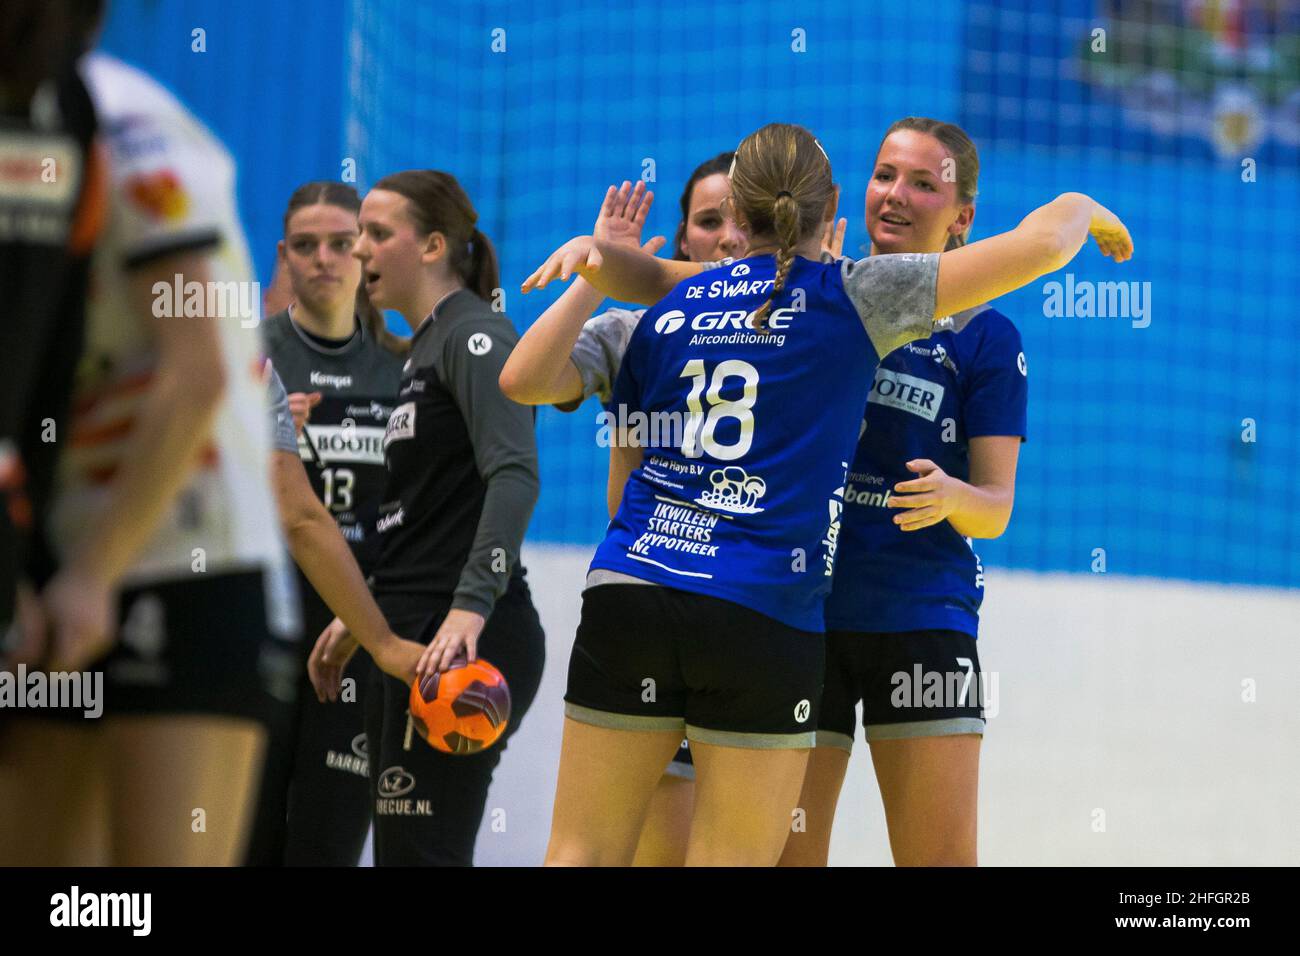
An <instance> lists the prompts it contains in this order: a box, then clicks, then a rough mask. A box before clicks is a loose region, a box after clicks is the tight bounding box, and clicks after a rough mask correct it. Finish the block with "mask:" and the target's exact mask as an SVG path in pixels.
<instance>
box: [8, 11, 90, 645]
mask: <svg viewBox="0 0 1300 956" xmlns="http://www.w3.org/2000/svg"><path fill="white" fill-rule="evenodd" d="M76 47H77V42H76V30H75V23H74V21H73V18H72V17H71V14H70V11H69V10H68V8H67V4H66V3H63V2H61V0H59V2H47V0H27V2H20V0H12V2H8V3H6V4H5V13H4V16H3V17H0V156H3V157H4V166H3V171H2V172H0V301H3V302H4V303H5V310H6V314H5V318H4V320H3V321H0V637H6V638H8V641H7V643H8V644H10V645H11V646H10V647H9V648H8V650H9V652H10V653H15V654H17V653H21V650H22V649H21V648H20V647H18V646H17V644H18V643H19V642H20V641H21V639H22V637H23V634H22V633H21V631H19V630H15V631H14V632H12V633H9V625H10V623H11V621H12V620H13V617H14V614H13V612H14V605H15V601H16V594H17V589H18V587H19V579H20V578H22V577H23V576H24V575H26V576H27V577H29V578H33V579H34V580H33V581H30V582H29V583H27V584H24V585H23V590H24V593H25V594H26V595H28V600H26V601H25V602H24V606H25V609H26V611H27V612H28V615H27V616H28V618H29V619H30V618H31V612H32V611H34V609H35V608H34V602H33V600H32V599H31V594H32V590H31V588H32V585H33V584H34V585H35V586H37V587H39V586H40V585H42V584H43V583H44V579H45V578H47V577H48V576H49V574H50V573H51V568H50V561H49V558H48V554H47V552H46V549H45V548H44V522H45V517H46V512H47V504H48V496H49V489H50V486H51V483H52V480H53V472H54V461H55V455H56V453H57V451H58V449H59V445H58V443H57V441H55V440H53V439H54V438H55V437H56V436H58V435H60V434H62V432H63V427H64V424H65V422H64V418H65V416H66V414H67V407H68V396H69V393H70V392H71V389H72V376H73V372H74V370H75V368H76V361H77V356H78V355H79V353H80V348H81V341H82V335H83V330H84V324H85V293H86V279H87V275H88V272H89V265H90V258H89V257H90V250H91V246H92V244H93V242H94V240H95V238H96V236H97V234H98V232H99V230H100V228H101V225H102V219H103V211H104V181H103V177H104V168H103V160H102V157H101V156H98V155H97V154H96V152H95V149H94V146H93V137H94V133H95V117H94V110H93V108H92V106H91V101H90V94H89V93H88V92H87V91H86V88H85V85H84V84H83V83H82V81H81V78H80V77H79V76H78V75H77V72H76V65H75V55H76V52H77V50H76ZM22 538H29V539H32V540H26V541H24V540H20V539H22ZM24 564H26V565H27V566H26V567H25V568H24V567H23V565H24ZM0 656H3V655H2V654H0ZM3 666H4V665H3V664H0V667H3Z"/></svg>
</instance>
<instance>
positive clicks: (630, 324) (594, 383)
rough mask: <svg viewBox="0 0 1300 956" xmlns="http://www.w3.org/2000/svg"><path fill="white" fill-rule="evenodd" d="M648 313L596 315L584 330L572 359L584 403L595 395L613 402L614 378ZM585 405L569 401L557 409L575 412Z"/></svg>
mask: <svg viewBox="0 0 1300 956" xmlns="http://www.w3.org/2000/svg"><path fill="white" fill-rule="evenodd" d="M644 314H645V309H637V310H636V311H635V312H632V311H629V310H628V309H610V310H609V311H608V312H602V313H600V315H594V316H592V317H591V318H590V319H588V320H587V323H586V324H585V325H584V326H583V327H582V331H581V332H579V333H578V341H577V342H575V343H574V345H573V352H572V353H571V354H570V355H569V358H570V360H571V361H572V362H573V365H574V368H576V369H577V370H578V375H579V376H580V377H581V378H582V398H583V400H584V401H585V400H586V399H587V398H589V397H591V396H592V395H596V396H598V397H599V398H600V400H601V401H602V402H608V401H609V399H610V395H611V394H612V393H613V391H614V379H616V378H618V369H619V366H620V365H622V364H623V353H624V352H626V351H627V343H628V340H629V339H631V338H632V332H633V330H634V329H635V328H636V324H637V322H639V321H640V320H641V316H643V315H644ZM581 404H582V402H581V401H579V402H576V403H575V402H569V403H566V404H564V405H558V406H556V407H557V408H559V409H560V410H561V411H565V412H571V411H573V410H574V409H575V408H577V407H578V405H581Z"/></svg>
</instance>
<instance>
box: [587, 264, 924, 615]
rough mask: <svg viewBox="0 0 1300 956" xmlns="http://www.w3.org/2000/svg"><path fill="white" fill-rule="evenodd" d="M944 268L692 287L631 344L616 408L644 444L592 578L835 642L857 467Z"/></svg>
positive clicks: (647, 319)
mask: <svg viewBox="0 0 1300 956" xmlns="http://www.w3.org/2000/svg"><path fill="white" fill-rule="evenodd" d="M938 258H939V257H938V256H937V255H897V256H874V257H872V258H869V259H863V260H861V261H859V262H853V261H852V260H847V259H846V260H840V261H838V262H812V261H810V260H808V259H804V258H802V257H796V258H795V260H794V264H793V265H792V267H791V270H790V273H789V275H788V277H787V280H786V283H785V288H784V289H783V290H782V291H781V293H780V294H778V295H777V296H776V297H775V299H774V300H773V305H772V309H771V311H770V313H769V314H768V317H767V322H766V328H767V331H766V332H760V331H756V330H754V329H753V328H751V327H750V322H749V319H748V317H749V316H750V314H751V313H752V312H753V311H754V310H755V309H757V308H758V307H759V306H760V305H761V304H762V303H763V302H764V300H765V299H766V298H767V296H768V293H769V292H770V290H771V288H772V282H773V277H774V274H775V258H774V257H773V256H771V255H766V256H753V257H750V258H748V259H743V260H740V261H738V262H735V263H732V264H730V265H726V266H723V267H721V268H717V269H711V270H709V271H706V272H702V273H700V274H699V275H698V276H694V277H692V278H691V279H688V280H686V281H683V282H682V283H680V284H679V285H678V286H677V287H676V288H675V289H674V290H673V291H672V293H670V294H669V295H668V296H667V297H666V298H665V299H664V300H663V301H661V302H659V303H658V304H657V305H655V306H654V307H653V308H651V309H650V310H648V311H647V312H646V314H645V316H644V317H643V318H642V320H641V321H640V323H638V325H637V327H636V331H635V332H634V333H633V334H632V338H631V340H630V341H629V343H628V348H627V353H626V355H625V356H624V358H623V364H622V368H621V369H620V371H619V375H618V379H617V381H616V382H615V384H614V389H613V396H612V401H611V403H610V406H609V411H610V413H611V414H612V416H613V418H614V420H615V422H617V423H618V425H620V426H622V427H623V429H624V431H623V434H622V438H621V439H616V440H622V441H624V442H625V443H627V444H632V445H641V446H642V447H644V457H643V460H642V464H641V466H640V467H638V468H637V469H636V470H635V471H634V472H633V473H632V475H631V477H630V478H629V479H628V482H627V486H626V488H625V489H624V492H623V500H622V504H621V506H620V508H619V511H618V513H617V514H616V515H615V517H614V520H613V521H612V522H611V523H610V526H609V531H608V533H607V535H606V537H605V540H604V541H603V542H602V543H601V545H600V547H599V548H598V549H597V551H596V555H595V558H594V559H593V561H592V565H591V566H592V569H593V570H595V569H605V570H607V571H614V572H619V573H622V574H626V575H629V576H632V577H635V578H639V579H642V580H644V581H648V582H651V583H653V584H660V585H666V586H669V587H675V588H680V589H682V590H685V591H693V592H697V593H701V594H708V595H712V596H714V597H718V598H722V599H725V600H728V601H733V602H735V603H737V604H741V605H744V606H746V607H749V608H751V609H753V610H755V611H758V612H760V613H762V614H766V615H768V616H769V617H772V618H775V619H776V620H779V621H782V622H783V623H786V624H788V625H790V626H791V627H795V628H798V629H800V630H805V631H821V630H823V629H824V626H823V613H822V606H823V603H824V600H825V597H826V594H827V592H828V591H829V588H830V581H831V573H832V570H833V562H834V557H835V542H836V537H837V535H838V531H839V517H840V513H841V511H842V510H843V487H844V477H845V472H846V470H847V468H848V463H849V461H851V459H852V456H853V450H854V446H855V445H856V443H857V439H858V424H859V422H860V421H861V417H862V410H863V408H865V407H866V402H867V394H868V392H869V390H870V388H871V383H872V376H873V373H874V371H875V368H876V365H877V363H878V361H879V359H880V357H881V356H883V355H885V354H888V353H889V352H890V351H892V350H893V349H895V348H898V347H899V346H901V345H903V344H904V343H905V342H909V341H912V340H914V339H919V338H925V337H926V336H928V335H930V333H931V332H932V331H933V329H934V327H935V325H934V323H933V322H932V317H933V315H934V301H935V298H934V297H935V283H936V278H937V274H938Z"/></svg>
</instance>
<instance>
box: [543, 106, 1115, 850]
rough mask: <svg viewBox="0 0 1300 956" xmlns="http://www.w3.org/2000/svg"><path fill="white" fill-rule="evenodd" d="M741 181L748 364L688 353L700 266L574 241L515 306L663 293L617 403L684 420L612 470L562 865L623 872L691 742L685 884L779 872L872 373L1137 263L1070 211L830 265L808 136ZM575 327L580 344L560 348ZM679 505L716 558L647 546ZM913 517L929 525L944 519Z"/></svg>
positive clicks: (628, 362) (827, 206)
mask: <svg viewBox="0 0 1300 956" xmlns="http://www.w3.org/2000/svg"><path fill="white" fill-rule="evenodd" d="M731 179H732V204H733V209H734V214H735V218H736V221H737V224H738V225H739V226H740V228H741V231H742V232H744V233H745V234H746V236H747V239H748V251H749V255H748V257H747V258H745V259H743V260H741V261H740V262H737V263H734V264H732V265H729V266H725V267H724V268H725V269H727V270H728V273H726V274H729V275H730V276H731V277H732V278H740V277H744V278H747V279H748V280H749V281H747V282H745V283H737V284H736V285H735V288H736V289H738V290H741V291H738V292H737V294H735V295H732V296H728V295H727V294H726V293H725V292H723V293H722V294H721V295H720V297H718V298H716V299H715V300H714V301H711V302H709V303H708V304H707V309H708V310H711V311H719V310H720V311H722V312H723V313H724V314H725V313H726V312H732V311H735V312H737V313H738V314H739V315H741V316H742V317H748V319H747V324H748V325H749V327H750V329H751V330H752V331H753V333H754V334H753V335H747V336H745V337H744V340H743V344H744V345H745V348H744V349H743V350H742V349H738V348H737V347H735V346H728V345H726V344H725V343H723V342H719V341H717V340H718V339H719V338H723V339H729V337H725V336H724V337H718V336H695V335H693V332H694V331H695V328H694V325H695V323H694V321H693V320H692V318H691V317H692V316H695V315H696V314H697V313H700V312H701V311H703V310H701V308H700V304H699V303H697V302H693V301H691V300H693V299H699V298H701V297H707V295H708V294H709V291H711V290H712V288H713V286H712V284H711V283H710V282H708V281H705V279H698V280H697V279H695V278H694V277H695V276H696V275H697V274H698V273H699V272H700V270H701V267H700V266H692V265H687V264H680V263H667V262H660V261H657V260H654V259H652V258H650V257H649V256H647V255H645V254H644V253H642V252H640V251H637V250H633V249H630V248H627V247H626V246H621V245H619V244H616V243H611V242H608V241H604V240H600V239H593V238H591V237H581V238H579V239H575V240H572V241H571V242H570V243H567V244H566V245H565V246H563V247H562V248H561V249H559V250H557V252H556V253H554V254H553V255H552V256H551V257H550V259H548V261H547V262H546V263H544V264H543V266H542V267H541V268H539V269H538V270H537V272H535V273H534V274H533V275H532V276H531V277H530V278H529V280H528V281H527V282H526V283H525V285H524V289H525V291H528V290H529V289H531V288H535V287H541V286H543V285H545V284H546V283H547V282H549V281H550V280H551V279H553V278H556V277H557V276H564V277H567V276H568V275H569V274H571V273H573V272H577V273H578V274H580V275H582V277H583V278H584V279H586V280H587V281H588V282H590V283H592V284H593V285H595V286H596V287H597V288H598V289H600V290H601V291H603V292H606V293H607V294H610V295H614V296H616V297H618V298H621V299H623V300H626V301H642V302H646V301H655V300H659V299H661V297H663V296H665V295H666V296H667V298H663V299H662V301H659V303H658V305H656V306H654V307H653V308H651V309H650V310H649V311H647V312H646V314H645V316H644V319H645V320H644V321H642V322H640V323H638V325H637V327H636V330H635V331H634V332H633V334H632V337H631V339H630V341H629V343H628V346H627V352H626V355H625V356H624V357H623V361H622V365H621V369H620V371H619V372H618V378H617V381H616V384H615V386H614V391H613V399H614V401H615V403H621V404H626V405H628V406H629V407H630V408H632V409H634V410H637V411H641V412H646V413H662V414H676V415H680V416H682V417H683V418H684V420H685V421H686V422H687V425H686V428H685V430H684V434H683V435H682V437H681V440H680V442H677V443H675V444H674V445H673V446H672V447H660V448H657V449H654V450H653V452H651V453H646V452H645V451H644V449H642V448H639V447H633V448H628V447H620V448H619V449H618V450H617V453H616V455H615V459H616V461H615V466H616V467H617V468H621V469H623V473H628V472H630V478H629V479H628V480H627V483H626V487H625V490H624V493H623V495H622V501H621V505H620V508H619V510H618V514H617V515H616V517H615V519H614V521H613V522H612V523H611V525H610V529H609V533H608V535H607V537H606V539H605V541H604V543H603V544H602V545H601V546H600V548H599V549H598V550H597V553H596V557H595V559H594V560H593V562H592V567H591V571H590V573H589V575H588V580H587V590H586V592H585V593H584V601H583V618H582V623H581V625H580V626H579V631H578V637H577V642H576V644H575V647H574V653H573V656H572V657H571V659H570V669H569V688H568V693H567V694H566V697H565V699H566V702H567V705H566V721H565V732H564V742H563V745H562V754H561V764H560V773H559V782H558V785H557V793H556V805H555V813H554V818H553V821H552V833H551V844H550V847H549V849H548V854H547V859H548V862H549V863H553V864H566V863H567V864H614V865H617V864H624V863H627V862H629V861H630V859H631V858H632V854H633V852H634V849H635V846H636V839H637V835H638V833H639V831H640V828H641V824H642V820H643V818H644V815H645V812H646V807H647V804H648V801H649V797H650V792H651V790H652V789H653V786H654V783H655V781H656V780H657V779H658V776H659V775H660V774H661V773H662V770H663V767H664V765H665V764H666V763H667V761H668V759H669V758H670V756H671V754H672V752H673V750H675V748H676V745H677V742H678V740H679V739H680V736H681V734H682V732H683V730H684V731H685V734H686V736H687V737H688V738H689V739H690V740H691V744H692V750H693V753H694V757H695V763H696V768H697V784H696V797H695V805H694V812H693V817H692V822H691V830H690V841H689V845H688V848H687V863H691V864H724V865H725V864H760V865H761V864H769V865H770V864H772V863H775V862H777V860H778V859H779V858H780V856H781V854H782V851H783V849H784V847H785V844H786V837H787V834H788V832H789V826H790V819H791V812H792V810H793V809H794V807H795V805H796V801H797V799H798V796H799V792H800V785H801V784H802V782H803V778H804V769H805V766H806V764H807V759H808V752H809V749H808V748H809V747H810V746H811V745H812V743H813V738H814V735H813V728H814V727H815V726H816V721H815V715H816V714H817V713H818V710H819V704H820V700H821V696H822V685H823V679H824V676H825V663H826V659H825V652H824V640H823V637H822V633H823V632H824V616H823V607H822V605H823V601H824V599H825V596H826V592H827V591H828V590H829V584H830V581H829V576H828V574H824V573H822V571H821V569H822V568H823V567H824V566H825V567H827V568H828V567H829V565H830V563H831V562H830V559H831V558H832V557H833V553H832V552H833V549H834V542H835V537H836V529H835V528H834V527H832V529H831V532H830V533H829V534H828V529H827V517H826V516H827V514H828V512H829V514H830V515H831V516H832V519H833V520H834V519H836V517H837V516H838V515H839V514H840V513H841V511H842V509H843V498H842V495H843V487H844V479H845V475H846V472H847V471H848V468H849V462H850V461H851V460H852V458H853V453H854V446H855V444H856V443H857V440H858V437H859V433H860V422H861V417H862V412H863V409H864V408H866V407H867V399H868V395H869V391H870V389H871V387H872V383H873V380H874V378H875V377H874V374H873V373H874V367H875V365H876V364H877V363H878V362H879V360H880V359H881V358H883V357H884V356H886V355H888V354H889V353H891V352H893V351H894V350H895V349H897V348H898V347H900V346H903V345H905V344H906V343H908V342H911V341H915V340H917V339H922V338H925V337H927V336H928V335H930V334H931V332H933V331H934V329H935V328H936V326H935V325H934V324H933V323H932V320H935V321H938V320H943V321H942V324H941V326H938V327H940V328H942V329H951V330H952V331H954V332H960V331H961V329H962V328H965V327H966V326H967V325H968V324H969V323H970V321H971V320H972V319H974V318H976V317H977V312H978V308H977V307H979V306H980V305H981V304H982V303H983V302H985V301H987V300H988V299H990V298H994V297H996V296H998V295H1001V294H1004V293H1006V292H1010V291H1012V290H1014V289H1017V288H1020V287H1022V286H1024V285H1026V284H1028V283H1029V282H1031V281H1033V280H1034V279H1036V278H1037V277H1038V276H1040V275H1042V274H1045V273H1046V272H1049V271H1052V270H1054V269H1058V268H1061V267H1062V266H1064V265H1065V264H1066V263H1067V262H1068V261H1069V260H1070V259H1071V258H1072V257H1073V255H1074V254H1075V253H1077V251H1078V249H1079V248H1080V247H1081V246H1082V244H1083V242H1084V241H1085V240H1086V238H1087V236H1088V234H1089V233H1091V234H1092V235H1094V236H1095V237H1096V238H1097V240H1098V243H1099V245H1101V247H1102V249H1103V251H1104V252H1106V253H1107V254H1110V255H1113V256H1114V257H1115V258H1117V259H1124V258H1127V256H1128V254H1129V252H1130V251H1131V243H1130V241H1129V239H1128V234H1127V231H1126V230H1125V229H1124V227H1123V226H1122V224H1121V223H1120V222H1119V221H1118V219H1116V218H1115V216H1114V215H1113V214H1111V213H1110V212H1109V211H1107V210H1105V209H1104V208H1103V207H1101V206H1099V205H1098V204H1097V203H1095V202H1094V201H1093V200H1091V199H1089V198H1088V197H1086V196H1082V195H1079V194H1065V195H1063V196H1061V197H1059V198H1058V199H1057V200H1055V201H1054V202H1053V203H1050V204H1048V205H1047V206H1044V207H1042V208H1040V209H1038V210H1035V211H1034V212H1033V213H1031V214H1030V215H1029V216H1027V217H1026V218H1025V219H1024V220H1023V221H1022V222H1021V224H1020V225H1019V226H1018V227H1017V228H1016V229H1014V230H1012V231H1011V232H1008V233H1005V234H1002V235H999V236H995V237H993V238H991V239H987V240H984V241H982V242H979V243H975V244H972V245H970V246H965V247H962V248H957V249H952V250H950V251H946V252H942V253H938V252H926V253H920V254H917V253H913V254H909V255H882V256H878V257H873V258H870V259H866V260H862V261H860V262H856V263H855V262H853V261H851V260H847V259H846V260H842V261H840V262H834V261H829V262H828V261H819V260H820V256H819V253H820V251H821V250H820V243H819V239H820V238H821V237H822V236H824V235H825V234H826V233H827V232H828V231H830V227H831V223H832V221H833V217H834V212H835V205H836V199H837V189H836V187H834V186H833V184H832V182H831V177H830V164H829V161H828V160H827V158H826V155H825V153H824V151H823V150H821V148H820V146H819V144H817V143H816V141H815V140H814V139H813V138H812V136H811V135H810V134H809V133H808V132H807V131H806V130H803V129H802V128H799V127H792V126H786V125H781V124H774V125H771V126H767V127H764V128H763V129H761V130H759V131H758V132H756V133H755V134H753V135H751V136H750V137H747V138H746V140H745V141H744V142H742V144H741V145H740V147H739V148H738V150H737V154H736V161H735V164H734V165H733V168H732V174H731ZM899 225H900V226H901V225H902V223H901V222H900V223H899ZM726 274H724V273H722V272H721V271H713V272H711V273H710V276H709V277H706V278H709V279H712V278H719V277H723V276H724V275H726ZM754 280H758V285H757V291H755V282H754ZM706 290H708V291H706ZM967 310H970V311H967ZM949 317H951V318H949ZM581 321H582V319H581V317H580V316H574V317H573V318H572V319H571V322H570V323H569V325H568V326H567V327H566V329H565V333H566V334H567V335H569V336H571V337H570V338H569V339H568V341H569V342H576V340H577V337H578V334H579V329H580V326H581ZM778 323H779V324H778ZM776 328H781V329H783V331H784V332H785V334H784V335H783V336H779V335H776V334H773V330H774V329H776ZM532 334H533V332H532V330H530V331H529V333H528V335H532ZM527 338H528V336H525V344H526V342H527ZM778 343H780V344H778ZM738 351H741V352H742V354H740V355H737V354H736V353H737V352H738ZM828 383H829V384H830V386H831V387H830V388H829V389H828V388H827V384H828ZM814 402H815V407H814V406H813V404H812V403H814ZM620 444H621V445H623V444H624V443H620ZM914 464H916V463H914ZM917 470H922V471H923V478H932V475H933V469H929V468H925V469H921V468H919V467H918V469H917ZM612 471H613V469H612ZM733 471H737V472H742V473H743V475H744V477H743V478H739V479H731V478H730V477H729V475H730V474H731V473H732V472H733ZM613 481H614V476H613V474H611V482H613ZM905 490H909V491H923V490H924V491H926V492H927V493H928V492H929V489H923V488H921V487H920V486H914V487H912V488H910V489H905ZM920 497H921V496H918V499H919V498H920ZM909 503H910V504H922V505H923V507H931V506H933V505H934V504H935V502H934V501H933V500H926V501H924V502H921V501H919V500H914V501H912V502H909ZM665 506H670V507H674V508H681V509H688V510H693V511H698V512H700V513H701V514H703V515H706V516H709V517H711V518H717V519H718V520H717V522H716V524H714V525H713V526H712V531H711V535H712V541H713V542H714V543H715V544H716V545H717V547H718V552H717V557H716V558H714V557H713V556H712V555H711V554H709V553H703V554H702V553H700V552H688V551H684V550H669V549H667V548H657V546H656V545H655V544H653V543H652V542H653V541H654V540H655V539H652V538H650V537H649V536H647V535H646V534H645V533H644V532H645V531H646V528H647V527H648V526H649V522H650V520H651V519H652V518H653V517H654V515H655V514H657V510H656V509H659V508H662V507H665ZM939 510H941V509H939ZM916 515H917V518H916V519H914V520H913V522H912V524H914V525H916V526H918V527H919V526H920V522H921V521H926V520H928V519H930V518H932V517H933V516H934V512H933V511H929V512H920V511H918V512H916ZM937 520H941V518H940V519H936V521H937ZM810 569H811V573H810ZM647 682H649V684H647ZM647 686H652V687H653V688H654V690H655V692H654V693H653V694H649V695H647V694H646V693H645V690H646V687H647ZM827 827H828V828H829V823H828V824H827Z"/></svg>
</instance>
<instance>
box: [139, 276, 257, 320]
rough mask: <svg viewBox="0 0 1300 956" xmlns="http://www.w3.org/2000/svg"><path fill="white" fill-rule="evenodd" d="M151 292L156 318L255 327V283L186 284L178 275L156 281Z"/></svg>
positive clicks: (194, 281) (182, 277) (195, 281)
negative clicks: (236, 322) (219, 321)
mask: <svg viewBox="0 0 1300 956" xmlns="http://www.w3.org/2000/svg"><path fill="white" fill-rule="evenodd" d="M152 291H153V314H154V318H156V319H179V318H188V319H196V318H204V317H206V318H213V319H239V324H240V326H241V327H243V328H245V329H251V328H254V327H255V326H256V325H257V322H258V304H259V303H260V302H261V301H262V287H261V286H260V285H258V284H257V283H256V282H199V281H197V280H191V281H189V282H186V281H185V277H184V276H183V275H181V274H180V273H179V272H177V273H176V274H175V275H174V276H173V277H172V281H171V282H162V281H159V282H155V283H154V284H153V289H152Z"/></svg>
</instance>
